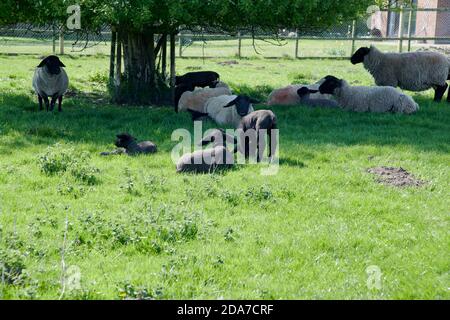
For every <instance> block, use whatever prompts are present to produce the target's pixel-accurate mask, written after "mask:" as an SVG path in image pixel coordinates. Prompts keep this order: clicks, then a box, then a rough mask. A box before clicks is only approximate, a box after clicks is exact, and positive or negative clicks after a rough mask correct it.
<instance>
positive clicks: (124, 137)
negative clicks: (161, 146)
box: [101, 133, 157, 156]
mask: <svg viewBox="0 0 450 320" xmlns="http://www.w3.org/2000/svg"><path fill="white" fill-rule="evenodd" d="M115 145H116V147H118V148H119V149H117V150H115V151H112V152H102V153H101V155H102V156H109V155H117V154H127V155H130V156H134V155H138V154H151V153H155V152H156V151H157V147H156V144H154V143H153V142H151V141H142V142H139V143H138V142H137V141H136V138H134V137H133V136H131V135H130V134H129V133H121V134H118V135H117V140H116V142H115Z"/></svg>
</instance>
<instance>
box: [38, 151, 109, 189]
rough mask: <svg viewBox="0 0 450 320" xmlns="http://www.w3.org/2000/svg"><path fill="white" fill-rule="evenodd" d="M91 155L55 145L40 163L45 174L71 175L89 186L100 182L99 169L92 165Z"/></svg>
mask: <svg viewBox="0 0 450 320" xmlns="http://www.w3.org/2000/svg"><path fill="white" fill-rule="evenodd" d="M90 158H91V156H90V154H89V153H87V152H79V151H76V150H75V149H74V148H73V147H67V146H63V145H61V144H58V143H57V144H55V145H53V146H51V147H48V148H47V151H46V152H45V153H44V154H42V155H40V156H39V157H38V163H39V166H40V169H41V171H42V172H43V173H45V174H47V175H56V174H64V173H66V172H68V173H70V175H72V177H74V178H75V179H76V180H78V181H80V182H82V183H85V184H87V185H94V184H97V183H98V182H99V179H98V173H99V171H100V170H99V169H98V168H96V167H94V166H92V165H90V164H89V161H90Z"/></svg>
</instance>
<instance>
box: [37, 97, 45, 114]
mask: <svg viewBox="0 0 450 320" xmlns="http://www.w3.org/2000/svg"><path fill="white" fill-rule="evenodd" d="M38 101H39V111H42V110H43V109H44V107H43V106H42V97H41V95H40V94H38Z"/></svg>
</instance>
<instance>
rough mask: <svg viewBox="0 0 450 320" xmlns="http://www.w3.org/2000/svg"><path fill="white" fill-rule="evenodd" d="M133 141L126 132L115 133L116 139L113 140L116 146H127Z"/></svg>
mask: <svg viewBox="0 0 450 320" xmlns="http://www.w3.org/2000/svg"><path fill="white" fill-rule="evenodd" d="M133 141H135V138H134V137H133V136H131V135H130V134H128V133H121V134H118V135H117V140H116V142H115V145H116V147H118V148H125V149H126V148H128V146H129V145H130V143H131V142H133Z"/></svg>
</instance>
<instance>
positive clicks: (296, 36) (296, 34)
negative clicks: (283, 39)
mask: <svg viewBox="0 0 450 320" xmlns="http://www.w3.org/2000/svg"><path fill="white" fill-rule="evenodd" d="M297 58H298V29H295V59H297Z"/></svg>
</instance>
